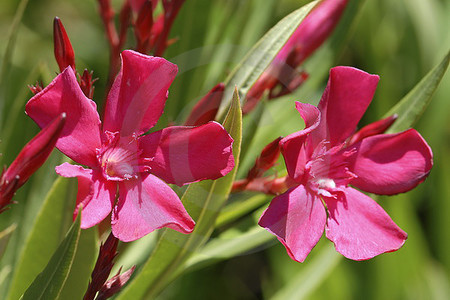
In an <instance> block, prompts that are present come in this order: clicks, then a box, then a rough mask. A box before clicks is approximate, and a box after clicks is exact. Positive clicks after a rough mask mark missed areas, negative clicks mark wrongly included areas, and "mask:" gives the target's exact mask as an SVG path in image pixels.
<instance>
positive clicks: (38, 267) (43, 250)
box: [7, 177, 69, 300]
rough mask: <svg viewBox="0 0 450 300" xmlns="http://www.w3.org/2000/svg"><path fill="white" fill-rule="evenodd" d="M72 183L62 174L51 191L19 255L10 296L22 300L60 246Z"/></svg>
mask: <svg viewBox="0 0 450 300" xmlns="http://www.w3.org/2000/svg"><path fill="white" fill-rule="evenodd" d="M68 185H69V180H68V179H65V178H62V177H60V178H58V179H57V180H56V181H55V183H54V184H53V187H52V188H51V190H50V191H49V193H48V194H47V197H46V199H45V201H44V203H43V205H42V207H41V210H40V212H39V213H38V215H37V217H36V220H35V222H34V225H33V227H32V230H31V232H30V234H29V236H28V238H27V239H26V242H25V245H24V246H23V250H22V252H21V254H20V256H19V259H18V262H17V264H16V268H15V272H14V275H13V279H12V282H11V286H10V290H9V293H8V297H7V299H10V300H16V299H19V297H20V295H22V294H23V292H24V291H25V289H26V288H27V287H28V286H29V285H30V284H31V282H32V281H33V280H34V278H35V277H36V276H37V275H38V274H39V273H40V272H41V271H42V270H43V269H44V267H45V266H46V264H47V263H48V261H49V259H50V257H51V256H52V254H53V252H54V251H55V249H56V248H57V247H58V245H59V243H60V241H61V235H62V232H61V230H64V229H63V224H64V219H63V215H64V214H63V211H64V209H65V203H64V202H65V199H66V191H67V188H68Z"/></svg>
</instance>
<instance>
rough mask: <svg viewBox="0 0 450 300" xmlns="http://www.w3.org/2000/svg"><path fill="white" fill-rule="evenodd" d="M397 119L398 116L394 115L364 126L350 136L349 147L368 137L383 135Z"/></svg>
mask: <svg viewBox="0 0 450 300" xmlns="http://www.w3.org/2000/svg"><path fill="white" fill-rule="evenodd" d="M397 117H398V115H397V114H394V115H392V116H389V117H387V118H385V119H382V120H378V121H376V122H373V123H370V124H369V125H366V126H364V127H363V128H361V129H360V130H358V131H357V132H356V133H355V134H353V135H352V136H351V138H350V141H349V145H352V144H354V143H356V142H359V141H360V140H362V139H363V138H366V137H368V136H372V135H376V134H381V133H384V132H385V131H386V130H388V129H389V127H391V125H392V124H394V122H395V120H397Z"/></svg>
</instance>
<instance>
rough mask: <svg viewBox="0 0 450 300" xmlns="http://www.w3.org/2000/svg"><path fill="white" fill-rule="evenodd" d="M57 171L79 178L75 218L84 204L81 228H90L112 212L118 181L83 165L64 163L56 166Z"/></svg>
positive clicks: (60, 173) (62, 174)
mask: <svg viewBox="0 0 450 300" xmlns="http://www.w3.org/2000/svg"><path fill="white" fill-rule="evenodd" d="M56 173H58V174H59V175H61V176H64V177H77V178H78V194H77V204H76V207H75V211H74V218H76V216H77V215H78V210H79V208H80V206H81V205H82V206H83V208H82V211H81V228H83V229H85V228H90V227H92V226H94V225H97V224H98V223H100V222H101V221H102V220H103V219H104V218H106V216H108V215H109V213H110V212H111V209H112V206H113V203H114V199H115V195H116V188H117V187H116V183H115V182H112V181H107V180H105V179H103V177H102V175H101V174H99V173H97V172H95V171H93V170H87V169H83V168H82V167H81V166H76V165H71V164H69V163H63V164H62V165H60V166H57V167H56Z"/></svg>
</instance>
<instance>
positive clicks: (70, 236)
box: [21, 214, 81, 300]
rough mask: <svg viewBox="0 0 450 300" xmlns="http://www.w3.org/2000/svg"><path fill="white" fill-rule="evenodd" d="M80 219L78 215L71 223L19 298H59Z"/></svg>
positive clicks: (70, 259) (76, 242)
mask: <svg viewBox="0 0 450 300" xmlns="http://www.w3.org/2000/svg"><path fill="white" fill-rule="evenodd" d="M80 215H81V214H80ZM80 220H81V218H80V217H78V218H77V220H76V221H75V222H74V223H73V224H72V226H71V227H70V229H69V232H67V235H66V237H65V238H64V240H63V241H62V242H61V244H60V245H59V247H58V249H56V252H55V253H54V254H53V255H52V258H51V259H50V261H49V262H48V264H47V266H46V267H45V269H44V270H43V271H42V272H41V273H40V274H39V275H38V276H37V277H36V279H35V280H34V281H33V283H32V284H31V285H30V287H29V288H28V289H27V290H26V291H25V293H24V294H23V296H22V298H21V299H23V300H28V299H29V300H46V299H59V296H60V293H61V290H62V288H63V286H64V283H65V281H66V279H67V276H68V275H69V272H70V269H71V267H72V263H73V260H74V257H75V253H76V250H77V245H78V239H79V237H80V231H81V229H80Z"/></svg>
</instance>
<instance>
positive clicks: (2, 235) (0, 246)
mask: <svg viewBox="0 0 450 300" xmlns="http://www.w3.org/2000/svg"><path fill="white" fill-rule="evenodd" d="M16 228H17V224H16V223H13V224H11V225H10V226H8V227H7V228H6V229H4V230H3V231H2V232H0V259H1V258H2V257H3V254H4V253H5V249H6V246H7V245H8V242H9V238H10V237H11V234H12V233H13V232H14V230H16Z"/></svg>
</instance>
